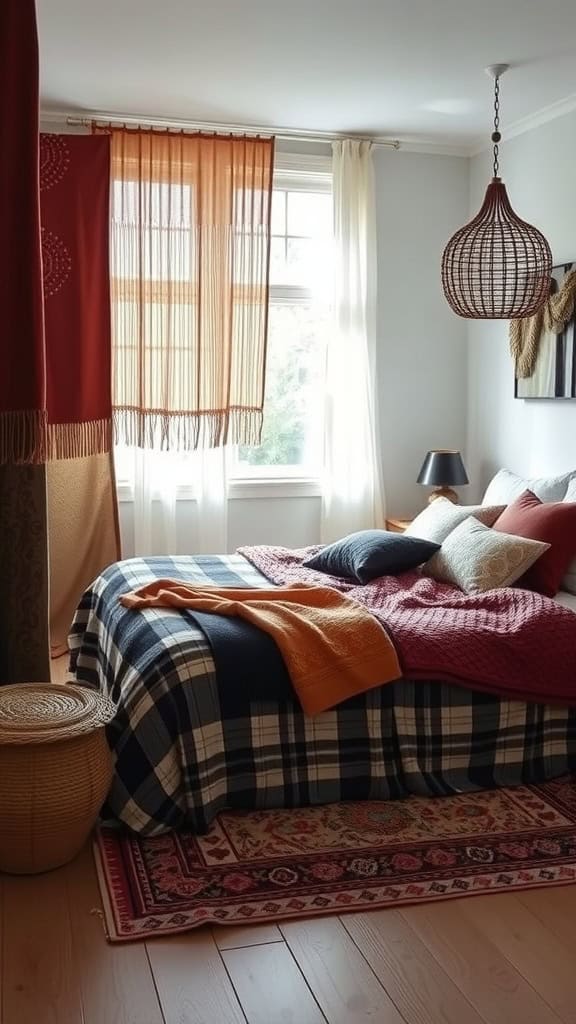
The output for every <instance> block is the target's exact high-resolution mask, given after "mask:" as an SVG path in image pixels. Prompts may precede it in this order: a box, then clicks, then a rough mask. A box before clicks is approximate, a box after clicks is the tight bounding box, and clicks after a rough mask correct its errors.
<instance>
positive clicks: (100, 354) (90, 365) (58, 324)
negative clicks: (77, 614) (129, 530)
mask: <svg viewBox="0 0 576 1024" xmlns="http://www.w3.org/2000/svg"><path fill="white" fill-rule="evenodd" d="M40 208H41V219H42V255H43V265H44V317H45V332H46V367H47V407H48V437H47V457H48V460H49V461H48V463H47V466H46V479H47V493H48V541H49V565H50V644H51V652H52V656H53V657H58V656H59V655H60V654H63V653H64V652H65V651H66V649H67V637H68V630H69V627H70V623H71V621H72V617H73V615H74V611H75V609H76V605H77V604H78V602H79V600H80V598H81V597H82V594H83V592H84V590H85V589H86V587H87V586H88V584H89V583H91V582H92V580H93V579H94V577H95V576H97V575H98V573H100V572H101V571H102V569H104V568H105V567H106V566H107V565H109V564H110V562H114V561H116V560H117V559H118V558H119V557H120V536H119V529H118V515H117V506H116V494H115V486H114V467H113V460H112V355H111V326H110V270H109V237H110V139H109V138H108V137H107V136H100V137H95V136H90V135H88V136H86V135H42V136H41V140H40Z"/></svg>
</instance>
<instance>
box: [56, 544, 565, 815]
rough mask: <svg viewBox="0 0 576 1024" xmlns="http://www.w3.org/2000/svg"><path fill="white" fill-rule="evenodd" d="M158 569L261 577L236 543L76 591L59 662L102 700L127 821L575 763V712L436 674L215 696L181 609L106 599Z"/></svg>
mask: <svg viewBox="0 0 576 1024" xmlns="http://www.w3.org/2000/svg"><path fill="white" fill-rule="evenodd" d="M161 577H171V578H175V579H183V580H187V581H188V582H198V583H205V582H210V583H216V584H218V585H220V586H242V585H245V586H253V587H259V586H261V587H263V586H268V585H269V583H268V580H267V579H266V578H265V577H264V576H263V575H262V574H261V573H260V572H259V571H258V570H257V569H256V568H255V567H254V566H253V565H251V564H250V563H249V562H248V561H247V560H246V559H244V558H243V557H242V556H241V555H227V556H216V557H212V556H206V557H200V556H197V557H195V558H193V557H190V556H182V557H172V558H149V559H140V558H135V559H129V560H127V561H124V562H119V563H117V564H116V565H113V566H111V567H110V568H109V569H107V570H106V571H105V572H104V573H103V574H102V575H101V576H99V577H98V578H97V579H96V580H95V582H94V583H93V584H92V586H91V587H90V588H89V589H88V590H87V591H86V593H85V594H84V596H83V598H82V601H81V603H80V605H79V608H78V610H77V612H76V616H75V618H74V622H73V625H72V631H71V634H70V638H69V644H70V648H71V664H72V669H73V670H74V671H75V673H76V676H77V680H78V682H79V683H83V684H85V685H88V686H92V687H95V688H97V689H98V690H100V691H102V692H103V693H105V694H107V695H108V696H111V697H112V699H113V700H114V701H115V703H116V705H117V708H118V712H117V715H116V718H115V720H114V722H113V723H112V724H111V725H110V727H109V733H108V736H109V740H110V743H111V745H112V748H113V750H114V754H115V773H114V781H113V785H112V789H111V793H110V797H109V802H108V807H107V812H108V813H109V814H110V815H113V816H114V817H116V818H118V819H119V820H120V821H122V822H124V823H125V824H126V825H127V826H128V827H130V828H131V829H133V830H135V831H137V832H140V833H143V834H148V835H154V834H157V833H161V832H163V831H166V830H167V829H171V828H177V827H178V826H181V825H186V826H187V827H191V828H193V829H195V830H196V831H198V832H203V831H205V830H206V829H207V827H208V825H209V824H210V822H211V821H212V819H213V818H214V816H215V815H216V814H217V813H218V811H220V810H222V809H223V808H237V809H239V808H255V807H256V808H274V807H292V806H302V805H307V804H321V803H330V802H332V801H336V800H362V799H371V800H389V799H396V798H399V797H404V796H407V795H409V794H411V793H415V794H429V795H433V796H438V795H443V794H449V793H454V792H463V791H469V790H475V789H482V788H487V787H490V786H495V785H501V786H504V785H515V784H520V783H530V782H541V781H544V780H546V779H551V778H554V777H556V776H559V775H562V774H565V773H566V772H569V771H574V769H575V768H576V709H569V708H562V707H551V706H546V705H541V704H527V703H524V702H521V701H508V700H501V699H499V698H497V697H494V696H492V695H489V694H486V693H482V692H478V691H472V690H470V689H467V688H466V687H465V686H458V685H454V684H448V683H443V682H441V681H438V680H436V681H426V680H419V681H417V682H414V681H410V680H399V681H398V682H397V683H392V684H388V685H387V686H383V687H381V688H379V689H376V690H372V691H370V692H369V693H367V694H363V695H361V696H359V697H355V698H353V699H352V700H349V701H347V702H346V703H344V704H341V705H339V706H338V707H337V708H335V709H333V710H332V711H327V712H324V713H323V714H321V715H318V716H317V717H315V718H308V717H306V716H305V715H304V714H303V712H302V710H301V709H300V707H299V705H298V704H297V703H296V702H295V701H292V700H286V701H282V702H278V701H254V700H253V701H247V700H246V698H245V697H244V698H242V697H241V696H240V695H238V694H237V693H234V692H229V689H228V691H227V692H222V689H221V687H220V686H219V684H218V680H217V676H216V672H215V667H214V662H213V659H212V654H211V650H210V648H209V645H208V642H207V640H206V639H205V637H204V634H203V633H202V632H201V631H200V630H199V629H198V627H196V626H195V625H194V624H193V623H192V620H191V618H190V616H189V615H188V613H187V612H186V611H176V610H171V609H164V608H163V609H156V608H148V609H145V610H144V611H141V612H133V611H130V610H128V609H126V608H124V607H123V606H122V605H120V603H119V601H118V597H119V596H120V595H121V594H123V593H126V592H127V591H128V590H133V589H135V588H137V587H140V586H142V585H143V584H145V583H147V582H150V581H151V580H153V579H156V578H161Z"/></svg>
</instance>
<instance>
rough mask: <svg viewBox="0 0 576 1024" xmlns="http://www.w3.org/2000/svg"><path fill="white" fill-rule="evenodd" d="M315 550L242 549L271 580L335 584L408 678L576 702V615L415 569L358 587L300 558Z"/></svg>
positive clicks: (524, 595) (537, 598) (523, 593)
mask: <svg viewBox="0 0 576 1024" xmlns="http://www.w3.org/2000/svg"><path fill="white" fill-rule="evenodd" d="M316 550H318V549H317V548H300V549H296V550H292V549H289V548H283V547H271V546H268V545H266V546H259V547H244V548H240V549H239V553H240V554H241V555H244V557H245V558H247V559H248V560H249V561H250V562H252V563H253V565H255V566H256V567H257V568H258V569H260V571H261V572H263V573H264V574H265V575H266V576H267V577H268V578H269V579H270V580H272V582H273V583H276V584H282V583H303V582H306V583H316V584H319V585H323V586H326V585H327V584H328V586H331V587H335V588H336V589H337V590H341V591H344V592H345V593H347V594H348V596H349V597H352V598H354V599H355V600H356V601H359V602H360V603H361V604H363V605H366V606H367V607H368V608H369V609H370V611H371V612H372V614H373V615H375V616H376V617H377V618H378V619H380V621H381V622H382V623H383V625H384V626H385V627H386V629H387V631H388V633H389V634H390V636H391V637H392V639H393V641H394V643H395V645H396V650H397V653H398V657H399V660H400V664H401V666H402V671H403V675H404V677H405V678H407V679H444V680H449V681H451V682H455V683H462V684H463V685H466V686H468V687H470V688H471V689H477V690H486V691H487V692H489V693H495V694H498V696H501V697H506V698H508V699H509V700H513V699H517V700H525V701H537V702H541V703H546V704H552V703H559V704H576V613H574V612H573V611H570V609H568V608H563V607H561V606H560V605H558V604H555V602H554V601H552V600H551V599H550V598H548V597H543V596H542V595H541V594H535V593H533V592H532V591H530V590H521V589H520V588H514V587H506V588H503V589H501V590H490V591H488V592H487V593H485V594H477V595H473V596H469V595H466V594H463V593H462V592H461V591H460V590H458V589H456V588H455V587H452V586H449V585H447V584H444V583H437V582H436V581H435V580H432V579H430V578H428V577H426V576H421V575H419V574H418V573H416V572H410V573H403V574H402V575H400V576H381V577H379V578H378V579H376V580H374V581H373V582H372V583H368V584H365V585H364V586H359V585H358V584H356V583H353V582H346V581H345V580H342V579H338V578H336V577H334V576H327V575H326V573H321V572H317V571H316V570H314V569H305V568H303V566H302V561H303V560H304V559H305V558H307V557H309V556H310V555H312V554H313V553H314V552H315V551H316Z"/></svg>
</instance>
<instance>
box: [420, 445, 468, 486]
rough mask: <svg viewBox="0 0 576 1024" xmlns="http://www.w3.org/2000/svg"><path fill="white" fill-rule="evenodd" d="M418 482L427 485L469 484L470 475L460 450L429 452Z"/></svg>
mask: <svg viewBox="0 0 576 1024" xmlns="http://www.w3.org/2000/svg"><path fill="white" fill-rule="evenodd" d="M418 483H419V484H425V485H426V486H427V487H444V486H448V487H457V486H461V485H462V484H467V483H468V477H467V476H466V470H465V469H464V463H463V462H462V457H461V455H460V452H451V451H435V452H428V454H427V456H426V458H425V459H424V462H423V463H422V469H421V470H420V472H419V474H418Z"/></svg>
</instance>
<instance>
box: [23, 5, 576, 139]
mask: <svg viewBox="0 0 576 1024" xmlns="http://www.w3.org/2000/svg"><path fill="white" fill-rule="evenodd" d="M37 7H38V19H39V33H40V60H41V99H42V106H43V108H44V109H54V110H65V111H76V112H82V111H90V112H92V111H102V112H109V113H118V114H124V115H127V114H135V115H142V116H143V119H144V118H145V116H146V115H147V116H148V117H153V116H154V117H164V118H174V119H191V120H194V119H198V120H202V121H213V122H221V123H234V124H250V125H255V124H257V125H262V126H269V127H274V126H275V127H284V128H295V129H307V130H319V131H330V132H346V133H361V134H370V135H385V136H390V137H393V138H401V139H403V140H412V141H418V142H422V143H425V142H430V143H434V144H438V145H448V146H455V147H461V148H462V150H463V151H465V150H466V149H467V148H470V147H474V146H477V145H478V142H479V141H482V140H484V139H486V140H487V141H488V139H489V133H490V121H491V105H492V93H491V89H492V85H491V82H490V81H489V79H488V78H487V77H486V75H485V74H484V72H483V69H484V67H485V66H486V65H488V64H492V63H496V62H499V61H505V62H506V63H509V64H511V65H512V66H513V69H514V70H513V71H510V72H508V74H507V75H506V77H505V78H504V79H503V80H502V123H503V125H504V128H506V126H509V127H512V126H516V128H517V129H519V128H521V127H522V126H523V124H524V123H528V124H529V123H532V122H533V119H534V117H535V115H540V112H543V113H542V115H541V117H542V119H545V118H546V116H550V115H553V114H554V113H556V112H558V111H564V110H565V109H570V108H571V107H572V106H574V107H576V4H575V3H574V0H547V2H546V3H544V2H543V0H474V2H472V0H403V2H401V0H283V2H282V3H280V2H278V0H37ZM549 108H551V109H549ZM525 119H528V122H525ZM519 122H520V123H519Z"/></svg>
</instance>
